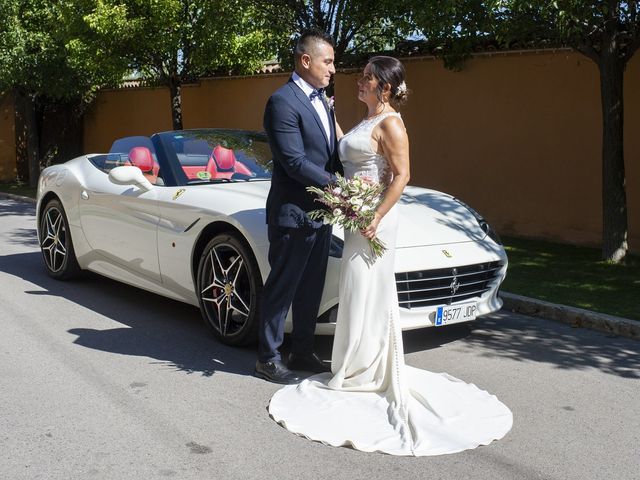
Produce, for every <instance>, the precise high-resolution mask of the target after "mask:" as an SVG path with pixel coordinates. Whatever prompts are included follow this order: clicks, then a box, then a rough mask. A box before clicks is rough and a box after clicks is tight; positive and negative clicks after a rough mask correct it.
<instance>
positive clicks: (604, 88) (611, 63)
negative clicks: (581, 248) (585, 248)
mask: <svg viewBox="0 0 640 480" xmlns="http://www.w3.org/2000/svg"><path fill="white" fill-rule="evenodd" d="M611 43H612V44H611V45H609V46H605V48H603V49H602V53H601V55H600V62H599V65H598V67H599V69H600V93H601V100H602V126H603V135H602V258H603V259H604V260H607V261H611V262H614V263H618V262H620V261H622V260H623V259H624V258H625V256H626V254H627V249H628V245H627V195H626V192H625V172H624V150H623V147H624V142H623V121H624V117H623V115H624V108H623V91H622V85H623V78H624V67H625V64H624V61H623V60H622V59H621V58H619V54H618V52H617V49H616V48H615V45H613V42H611Z"/></svg>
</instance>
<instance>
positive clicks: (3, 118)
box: [0, 92, 16, 181]
mask: <svg viewBox="0 0 640 480" xmlns="http://www.w3.org/2000/svg"><path fill="white" fill-rule="evenodd" d="M15 178H16V132H15V115H14V108H13V97H12V96H11V95H8V94H3V93H1V92H0V181H9V180H15Z"/></svg>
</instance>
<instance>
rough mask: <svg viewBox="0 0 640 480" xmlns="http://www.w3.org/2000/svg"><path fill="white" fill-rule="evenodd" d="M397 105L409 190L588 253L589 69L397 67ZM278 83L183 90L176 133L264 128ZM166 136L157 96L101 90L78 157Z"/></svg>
mask: <svg viewBox="0 0 640 480" xmlns="http://www.w3.org/2000/svg"><path fill="white" fill-rule="evenodd" d="M405 66H406V69H407V83H408V86H409V88H410V90H411V91H412V94H411V96H410V98H409V102H408V103H407V105H405V106H404V107H403V108H402V115H403V118H404V120H405V123H406V125H407V130H408V132H409V137H410V142H411V162H412V181H411V183H412V184H414V185H420V186H426V187H429V188H435V189H438V190H442V191H445V192H448V193H451V194H453V195H455V196H457V197H459V198H461V199H462V200H464V201H466V202H467V203H469V204H470V205H472V206H473V207H474V208H476V209H477V210H478V211H480V212H481V213H482V214H483V215H484V216H485V217H486V218H487V219H488V220H489V221H490V222H491V223H492V224H493V225H494V226H495V227H496V229H497V230H498V231H499V232H501V233H503V234H511V235H519V236H526V237H537V238H546V239H550V240H556V241H562V242H568V243H575V244H585V245H598V244H599V242H600V237H601V228H602V227H601V224H602V220H601V218H602V208H601V187H600V183H601V151H602V143H601V137H602V126H601V125H602V123H601V112H600V91H599V77H598V71H597V68H596V66H595V65H594V64H593V62H591V61H590V60H588V59H587V58H586V57H583V56H582V55H580V54H577V53H574V52H571V51H567V50H561V51H556V52H552V51H543V52H525V53H507V54H502V53H500V54H494V55H478V56H474V58H472V59H470V60H469V61H467V63H466V64H465V66H464V68H463V70H462V71H460V72H452V71H449V70H447V69H445V68H444V67H443V65H442V62H441V61H440V60H436V59H433V58H421V59H409V60H405ZM288 76H289V75H288V74H274V75H261V76H254V77H237V78H221V79H205V80H202V81H201V82H200V83H199V84H197V85H188V86H185V87H184V88H183V122H184V127H185V128H200V127H228V128H244V129H250V130H262V114H263V110H264V105H265V102H266V100H267V98H268V97H269V95H270V94H271V92H273V91H274V90H275V89H276V88H278V87H279V86H280V85H282V84H283V83H285V82H286V81H287V79H288ZM639 77H640V56H636V57H635V58H634V59H633V60H632V61H631V63H630V64H629V66H628V68H627V71H626V74H625V156H626V168H627V197H628V203H629V205H628V206H629V227H630V245H631V248H632V250H634V251H636V252H640V158H639V157H640V135H639V134H637V132H638V131H639V130H640V81H639V80H640V78H639ZM356 78H357V73H355V72H353V73H348V72H341V73H338V74H337V75H336V79H335V80H336V86H335V93H336V112H337V115H338V120H339V122H340V124H341V126H342V127H343V130H345V131H346V130H347V129H349V128H350V127H352V126H353V125H354V124H355V123H357V121H358V120H359V119H360V118H362V115H363V114H364V108H363V105H362V104H361V103H360V102H358V100H357V98H356V86H355V81H356ZM170 128H171V116H170V112H169V93H168V90H166V89H160V88H159V89H127V90H111V91H106V92H101V93H100V94H99V96H98V101H97V103H96V105H95V107H94V108H93V110H92V113H91V114H90V115H89V116H88V117H87V121H86V122H85V148H86V150H87V151H100V150H104V149H107V148H108V147H109V145H110V144H111V142H112V141H113V139H115V138H117V137H118V136H123V135H134V134H148V133H151V132H154V131H161V130H168V129H170Z"/></svg>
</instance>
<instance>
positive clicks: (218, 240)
mask: <svg viewBox="0 0 640 480" xmlns="http://www.w3.org/2000/svg"><path fill="white" fill-rule="evenodd" d="M197 289H198V299H199V301H200V310H201V311H202V316H203V318H204V320H205V322H206V324H207V325H208V326H209V327H210V328H211V329H212V330H213V333H214V334H215V335H216V337H218V338H219V339H220V340H221V341H222V342H223V343H226V344H228V345H246V344H249V343H254V342H255V341H256V339H257V332H258V322H259V306H258V299H259V296H260V291H261V289H262V277H261V276H260V270H259V268H258V264H257V262H256V260H255V257H254V255H253V253H252V252H251V250H250V248H249V247H248V246H247V245H246V243H245V242H244V241H243V240H241V239H240V237H239V236H238V235H236V234H233V233H225V234H221V235H217V236H215V237H214V238H212V239H211V240H210V241H209V243H208V244H207V246H206V247H205V249H204V251H203V252H202V255H201V256H200V261H199V264H198V276H197Z"/></svg>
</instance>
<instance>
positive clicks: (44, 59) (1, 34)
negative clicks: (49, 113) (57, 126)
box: [0, 0, 126, 184]
mask: <svg viewBox="0 0 640 480" xmlns="http://www.w3.org/2000/svg"><path fill="white" fill-rule="evenodd" d="M94 4H95V2H94V1H93V0H73V1H72V0H66V1H62V0H58V1H55V2H49V1H45V0H0V91H13V92H14V93H15V95H16V103H17V116H16V120H17V124H18V125H17V129H18V134H17V137H18V141H19V143H20V142H22V143H24V150H25V153H24V155H25V156H26V157H28V159H27V160H26V163H28V165H29V168H28V169H25V171H24V172H23V174H22V177H27V176H28V177H29V181H30V183H32V184H35V181H36V180H37V177H38V174H39V170H40V163H41V162H45V163H46V162H47V161H48V157H50V155H48V154H47V152H45V151H42V152H40V147H41V145H40V135H39V134H40V130H41V128H42V124H43V116H44V112H45V110H46V108H47V106H49V105H52V104H57V103H66V104H74V105H76V107H77V108H76V110H77V111H81V110H82V108H83V106H84V105H86V104H88V103H89V102H90V100H91V99H92V98H93V96H94V94H95V92H96V91H97V89H99V88H100V87H102V86H105V85H111V84H114V83H116V82H118V81H120V79H121V78H122V75H123V73H124V69H125V68H126V64H124V63H123V62H122V61H120V59H118V58H113V57H110V56H108V55H105V53H104V51H103V50H101V49H100V48H99V44H98V43H97V42H95V41H93V38H92V35H91V32H90V30H89V28H88V25H87V24H86V23H85V22H84V19H83V13H88V12H90V11H91V9H92V8H93V7H94ZM64 127H65V125H63V126H62V128H63V129H64ZM21 135H22V137H21ZM43 150H45V149H43ZM27 170H28V174H27V173H26V171H27Z"/></svg>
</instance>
